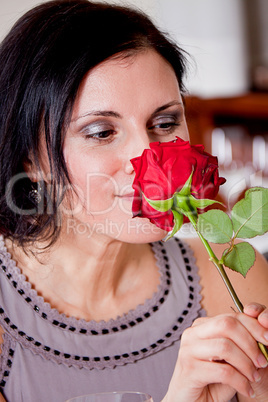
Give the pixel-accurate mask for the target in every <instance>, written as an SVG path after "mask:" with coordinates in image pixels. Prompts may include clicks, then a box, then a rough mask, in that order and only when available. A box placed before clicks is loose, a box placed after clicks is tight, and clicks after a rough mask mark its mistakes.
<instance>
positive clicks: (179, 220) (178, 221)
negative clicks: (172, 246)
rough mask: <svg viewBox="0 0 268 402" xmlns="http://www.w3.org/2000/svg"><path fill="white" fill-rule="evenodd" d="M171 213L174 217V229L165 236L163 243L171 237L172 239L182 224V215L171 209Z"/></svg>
mask: <svg viewBox="0 0 268 402" xmlns="http://www.w3.org/2000/svg"><path fill="white" fill-rule="evenodd" d="M172 212H173V216H174V227H173V230H172V232H169V233H168V234H167V236H166V237H165V238H164V241H167V240H169V239H170V238H171V237H173V236H174V235H175V234H176V233H177V232H178V231H179V230H180V228H181V227H182V224H183V215H182V214H180V213H179V212H177V211H174V210H173V209H172Z"/></svg>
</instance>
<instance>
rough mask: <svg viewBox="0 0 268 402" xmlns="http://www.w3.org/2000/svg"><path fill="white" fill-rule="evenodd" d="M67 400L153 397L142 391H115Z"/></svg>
mask: <svg viewBox="0 0 268 402" xmlns="http://www.w3.org/2000/svg"><path fill="white" fill-rule="evenodd" d="M66 402H153V399H152V397H151V396H150V395H148V394H144V393H142V392H130V391H115V392H101V393H97V394H89V395H81V396H76V397H74V398H71V399H68V401H66Z"/></svg>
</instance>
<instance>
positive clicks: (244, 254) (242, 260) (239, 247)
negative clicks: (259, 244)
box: [223, 242, 256, 277]
mask: <svg viewBox="0 0 268 402" xmlns="http://www.w3.org/2000/svg"><path fill="white" fill-rule="evenodd" d="M255 258H256V255H255V251H254V248H253V247H252V246H251V245H250V244H249V243H246V242H244V243H238V244H235V245H234V246H233V248H232V249H231V250H230V251H228V250H226V253H225V254H224V255H223V263H224V265H225V266H226V267H228V268H231V269H232V270H233V271H236V272H239V273H240V274H242V275H243V276H244V277H245V276H246V274H247V272H248V270H249V269H250V268H251V267H252V265H253V264H254V261H255Z"/></svg>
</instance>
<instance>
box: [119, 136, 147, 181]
mask: <svg viewBox="0 0 268 402" xmlns="http://www.w3.org/2000/svg"><path fill="white" fill-rule="evenodd" d="M150 142H151V141H150V138H149V136H148V133H147V131H146V130H144V131H142V132H141V131H140V130H139V132H138V133H137V134H136V135H133V139H132V141H129V144H128V152H126V154H125V172H126V173H127V174H132V173H133V171H134V169H133V166H132V163H131V162H130V160H131V159H133V158H136V157H137V156H141V154H142V153H143V151H144V150H145V149H148V148H150V147H149V144H150Z"/></svg>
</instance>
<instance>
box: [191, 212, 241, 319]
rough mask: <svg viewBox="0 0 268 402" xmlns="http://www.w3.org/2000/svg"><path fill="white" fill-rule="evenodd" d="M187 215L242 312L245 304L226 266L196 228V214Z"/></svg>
mask: <svg viewBox="0 0 268 402" xmlns="http://www.w3.org/2000/svg"><path fill="white" fill-rule="evenodd" d="M187 217H188V219H189V220H190V222H191V224H192V225H193V227H194V228H195V230H196V233H197V234H198V236H199V238H200V240H201V241H202V243H203V245H204V246H205V248H206V250H207V252H208V255H209V257H210V260H211V261H212V262H213V264H214V265H215V267H216V268H217V270H218V272H219V273H220V275H221V278H222V280H223V282H224V284H225V286H226V287H227V289H228V291H229V293H230V295H231V297H232V299H233V302H234V304H235V305H236V307H237V309H238V311H239V312H240V313H243V310H244V307H243V304H242V303H241V301H240V300H239V298H238V296H237V294H236V292H235V290H234V288H233V285H232V284H231V282H230V279H229V278H228V276H227V274H226V272H225V269H224V266H223V265H222V264H221V263H220V262H219V259H218V258H217V257H216V255H215V254H214V252H213V250H212V248H211V247H210V244H209V243H208V241H207V240H206V239H205V238H204V237H203V236H202V234H201V233H200V232H199V231H198V230H197V228H196V218H195V216H194V215H193V214H191V213H190V214H189V215H187Z"/></svg>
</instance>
